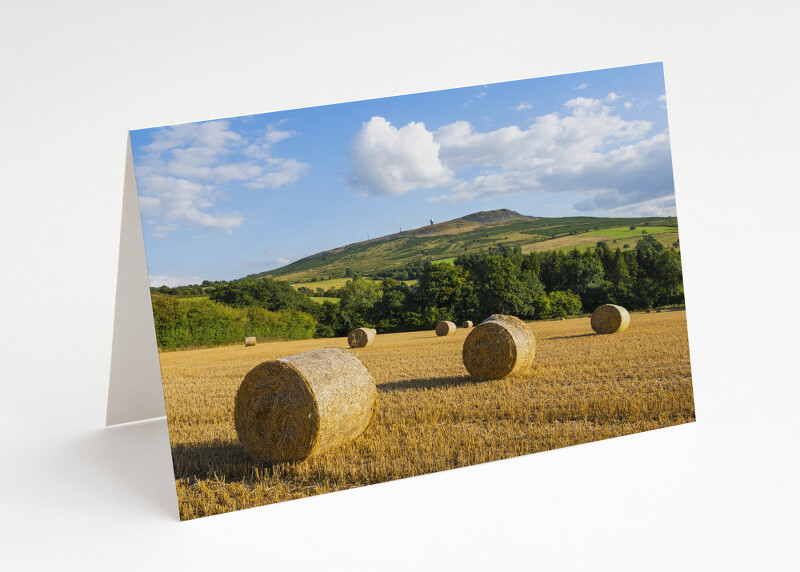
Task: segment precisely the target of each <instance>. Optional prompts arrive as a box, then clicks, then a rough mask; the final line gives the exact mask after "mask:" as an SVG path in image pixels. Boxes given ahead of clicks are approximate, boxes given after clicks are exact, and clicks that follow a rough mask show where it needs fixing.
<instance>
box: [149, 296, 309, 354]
mask: <svg viewBox="0 0 800 572" xmlns="http://www.w3.org/2000/svg"><path fill="white" fill-rule="evenodd" d="M152 303H153V317H154V320H155V328H156V340H157V342H158V347H159V348H162V349H177V348H186V347H193V346H215V345H223V344H230V343H236V342H241V341H243V340H244V338H245V337H247V336H256V337H258V338H281V339H290V340H294V339H305V338H310V337H312V336H313V335H314V331H315V327H316V320H315V319H314V318H313V317H312V316H311V315H309V314H306V313H304V312H298V311H294V310H285V309H284V310H279V311H277V312H271V311H269V310H266V309H265V308H261V307H258V306H250V307H246V308H233V307H230V306H226V305H225V304H220V303H218V302H214V301H211V300H180V299H178V298H174V297H168V296H153V297H152Z"/></svg>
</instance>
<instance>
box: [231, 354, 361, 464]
mask: <svg viewBox="0 0 800 572" xmlns="http://www.w3.org/2000/svg"><path fill="white" fill-rule="evenodd" d="M376 404H377V389H376V388H375V380H374V379H373V378H372V375H370V373H369V371H367V368H366V367H364V364H363V363H361V361H360V360H359V359H358V358H357V357H356V356H354V355H353V354H352V353H350V352H349V351H347V350H344V349H341V348H325V349H321V350H314V351H310V352H305V353H302V354H297V355H293V356H289V357H285V358H281V359H277V360H270V361H266V362H264V363H262V364H260V365H257V366H256V367H254V368H253V369H252V370H251V371H250V373H248V374H247V375H246V376H245V378H244V380H243V381H242V384H241V385H240V386H239V391H238V392H237V393H236V403H235V406H234V410H233V418H234V424H235V425H236V433H237V434H238V435H239V440H240V441H241V443H242V446H243V447H244V450H245V452H246V453H247V454H249V455H251V456H253V457H258V458H261V459H264V460H266V461H270V462H281V461H299V460H303V459H306V458H308V457H310V456H311V455H314V454H317V453H321V452H323V451H326V450H329V449H331V448H333V447H338V446H340V445H342V444H344V443H346V442H348V441H351V440H353V439H355V438H356V437H358V436H359V435H360V434H361V433H363V431H364V430H365V429H366V428H367V426H368V425H369V424H370V423H371V422H372V419H373V417H374V416H375V410H376Z"/></svg>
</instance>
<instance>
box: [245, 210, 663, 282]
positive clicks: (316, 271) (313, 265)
mask: <svg viewBox="0 0 800 572" xmlns="http://www.w3.org/2000/svg"><path fill="white" fill-rule="evenodd" d="M677 225H678V222H677V219H676V218H675V217H648V218H596V217H564V218H540V217H530V216H525V215H521V214H519V213H517V212H514V211H511V210H508V209H501V210H496V211H484V212H479V213H474V214H471V215H468V216H465V217H461V218H458V219H455V220H451V221H447V222H443V223H437V224H431V225H429V226H425V227H421V228H418V229H414V230H409V231H404V232H400V233H396V234H391V235H388V236H383V237H380V238H374V239H371V240H366V241H363V242H357V243H354V244H349V245H347V246H342V247H339V248H335V249H332V250H328V251H325V252H320V253H318V254H313V255H311V256H307V257H306V258H303V259H301V260H298V261H296V262H293V263H291V264H288V265H286V266H284V267H282V268H278V269H275V270H270V271H267V272H261V273H259V274H255V275H252V276H251V277H253V278H261V277H267V276H268V277H272V278H281V279H282V280H289V281H291V282H307V281H309V280H312V279H317V280H320V279H323V278H342V277H345V276H348V275H352V274H359V275H362V276H377V275H379V274H380V273H385V272H387V271H391V270H396V269H400V268H403V267H405V266H406V265H409V264H415V263H416V264H419V263H421V262H424V261H429V262H434V261H438V260H442V259H448V258H453V257H455V256H458V255H461V254H470V253H474V252H481V251H487V250H491V249H496V248H498V247H520V248H521V249H522V251H523V252H531V251H533V250H555V249H563V248H569V247H572V246H580V245H588V244H591V245H594V244H596V243H597V242H598V241H601V240H608V241H609V242H611V241H614V240H619V239H620V238H628V237H630V238H631V239H632V240H635V238H634V237H636V236H638V237H641V235H642V231H647V230H648V228H650V229H651V230H652V231H653V232H652V233H650V234H653V235H654V236H655V235H657V237H658V239H659V241H661V242H669V243H671V242H674V241H675V240H677V239H678V226H677ZM631 226H634V227H636V228H635V229H631V228H630V227H631ZM604 231H605V232H604ZM648 233H649V232H648ZM584 247H585V246H584Z"/></svg>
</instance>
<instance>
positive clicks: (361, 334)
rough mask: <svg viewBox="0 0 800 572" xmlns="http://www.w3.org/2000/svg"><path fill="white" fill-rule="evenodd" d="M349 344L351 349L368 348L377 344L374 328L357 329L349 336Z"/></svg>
mask: <svg viewBox="0 0 800 572" xmlns="http://www.w3.org/2000/svg"><path fill="white" fill-rule="evenodd" d="M347 343H348V344H350V347H351V348H366V347H369V346H371V345H372V344H373V343H375V330H373V329H372V328H356V329H355V330H353V331H351V332H350V333H349V334H348V335H347Z"/></svg>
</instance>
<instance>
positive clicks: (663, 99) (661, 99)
mask: <svg viewBox="0 0 800 572" xmlns="http://www.w3.org/2000/svg"><path fill="white" fill-rule="evenodd" d="M656 101H658V102H659V103H664V102H666V101H667V94H666V93H662V94H661V95H659V96H658V99H657V100H656Z"/></svg>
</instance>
